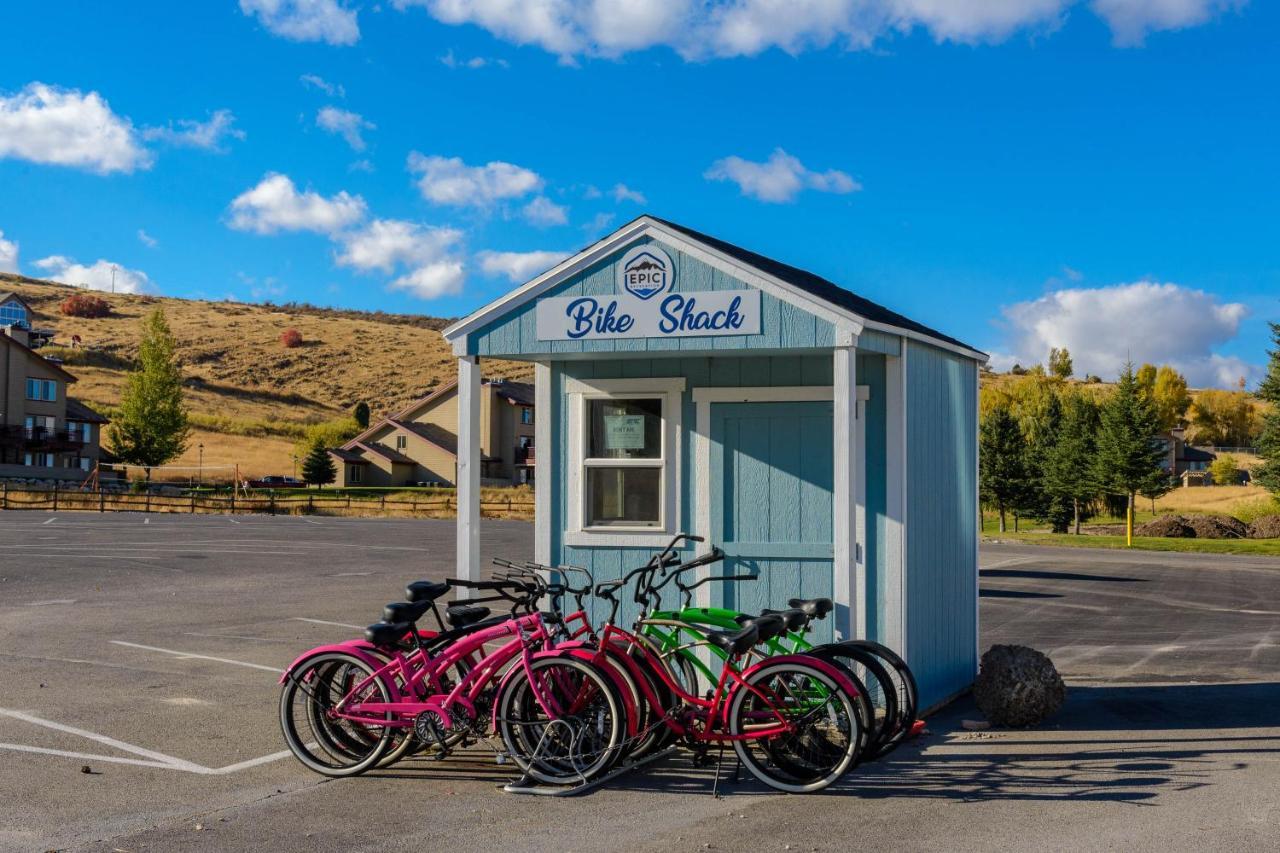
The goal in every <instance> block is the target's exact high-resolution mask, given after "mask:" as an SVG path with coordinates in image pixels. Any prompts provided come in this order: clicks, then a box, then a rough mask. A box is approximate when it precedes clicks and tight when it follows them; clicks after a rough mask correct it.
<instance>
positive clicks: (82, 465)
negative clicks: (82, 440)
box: [75, 456, 92, 471]
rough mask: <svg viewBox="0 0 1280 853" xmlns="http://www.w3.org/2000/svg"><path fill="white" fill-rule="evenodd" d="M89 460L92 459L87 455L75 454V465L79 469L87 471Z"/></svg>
mask: <svg viewBox="0 0 1280 853" xmlns="http://www.w3.org/2000/svg"><path fill="white" fill-rule="evenodd" d="M91 461H92V460H90V459H89V457H88V456H77V457H76V464H75V467H77V468H79V469H80V470H81V471H88V470H89V468H90V464H89V463H90V462H91Z"/></svg>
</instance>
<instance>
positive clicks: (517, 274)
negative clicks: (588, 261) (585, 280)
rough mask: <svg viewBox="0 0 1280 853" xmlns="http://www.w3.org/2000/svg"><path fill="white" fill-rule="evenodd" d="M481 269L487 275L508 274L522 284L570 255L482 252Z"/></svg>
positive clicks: (561, 253)
mask: <svg viewBox="0 0 1280 853" xmlns="http://www.w3.org/2000/svg"><path fill="white" fill-rule="evenodd" d="M476 257H478V258H479V259H480V269H481V270H482V271H484V273H485V275H493V276H498V275H501V276H506V278H507V279H508V280H509V281H511V282H512V283H515V284H521V283H523V282H526V281H528V280H529V279H531V278H533V277H534V276H535V275H539V274H541V273H544V272H546V271H547V270H549V269H551V268H552V267H554V266H555V265H556V264H558V263H560V262H561V261H563V260H564V259H565V258H567V257H569V253H568V252H481V253H480V254H479V255H477V256H476Z"/></svg>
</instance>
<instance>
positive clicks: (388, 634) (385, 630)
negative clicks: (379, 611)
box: [364, 622, 409, 646]
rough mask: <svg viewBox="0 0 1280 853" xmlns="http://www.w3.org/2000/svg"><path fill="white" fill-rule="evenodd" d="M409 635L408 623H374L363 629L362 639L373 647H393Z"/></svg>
mask: <svg viewBox="0 0 1280 853" xmlns="http://www.w3.org/2000/svg"><path fill="white" fill-rule="evenodd" d="M407 633H409V623H408V622H375V623H374V624H372V625H370V626H369V627H368V628H365V629H364V638H365V639H366V640H368V641H369V642H371V643H373V644H374V645H375V646H394V645H396V644H397V643H399V642H400V641H401V640H403V639H404V635H405V634H407Z"/></svg>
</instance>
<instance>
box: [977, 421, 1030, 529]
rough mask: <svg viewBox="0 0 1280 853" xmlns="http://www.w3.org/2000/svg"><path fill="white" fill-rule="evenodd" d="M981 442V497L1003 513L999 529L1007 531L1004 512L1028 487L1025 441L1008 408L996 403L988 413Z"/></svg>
mask: <svg viewBox="0 0 1280 853" xmlns="http://www.w3.org/2000/svg"><path fill="white" fill-rule="evenodd" d="M978 442H979V455H978V482H979V483H980V488H981V495H982V500H983V501H984V502H985V503H987V504H989V505H994V506H995V508H996V510H997V511H998V512H999V513H1000V532H1001V533H1004V532H1005V530H1006V522H1005V513H1006V512H1007V511H1008V510H1010V509H1015V508H1016V507H1017V506H1018V503H1019V501H1021V500H1022V496H1023V494H1024V493H1025V490H1026V450H1025V442H1024V441H1023V438H1022V431H1021V430H1020V429H1019V428H1018V422H1017V421H1016V420H1014V418H1013V415H1012V414H1011V413H1010V411H1009V409H1008V408H1007V407H1005V406H997V407H995V408H993V409H992V410H991V411H989V412H988V413H987V414H986V416H985V417H984V418H983V419H982V423H981V424H980V426H979V429H978Z"/></svg>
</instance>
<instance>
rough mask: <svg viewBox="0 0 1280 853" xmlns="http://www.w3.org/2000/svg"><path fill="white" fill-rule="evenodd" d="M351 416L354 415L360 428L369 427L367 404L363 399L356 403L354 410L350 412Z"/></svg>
mask: <svg viewBox="0 0 1280 853" xmlns="http://www.w3.org/2000/svg"><path fill="white" fill-rule="evenodd" d="M352 416H353V417H355V419H356V423H358V424H360V429H368V428H369V404H368V403H366V402H365V401H364V400H361V401H360V402H359V403H356V408H355V411H354V412H352Z"/></svg>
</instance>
